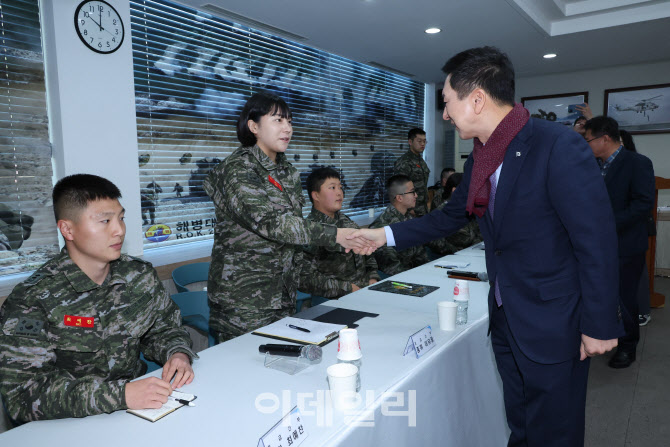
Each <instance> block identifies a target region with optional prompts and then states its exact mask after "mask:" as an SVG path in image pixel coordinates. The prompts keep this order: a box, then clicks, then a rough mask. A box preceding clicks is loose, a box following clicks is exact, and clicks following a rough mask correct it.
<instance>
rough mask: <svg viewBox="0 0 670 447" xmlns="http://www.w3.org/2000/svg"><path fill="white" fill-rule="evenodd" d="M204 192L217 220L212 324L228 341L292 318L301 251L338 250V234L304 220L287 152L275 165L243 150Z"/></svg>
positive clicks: (213, 177)
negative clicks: (311, 247)
mask: <svg viewBox="0 0 670 447" xmlns="http://www.w3.org/2000/svg"><path fill="white" fill-rule="evenodd" d="M204 188H205V191H206V192H207V194H209V196H210V197H211V198H212V201H213V202H214V205H215V206H216V219H217V224H216V227H215V231H214V246H213V247H212V261H211V266H210V269H209V281H208V282H207V293H208V296H209V304H210V323H209V326H210V328H211V329H212V330H213V331H214V332H215V335H216V338H217V339H218V341H225V340H229V339H231V338H234V337H237V336H239V335H242V334H244V333H246V332H249V331H252V330H254V329H257V328H259V327H262V326H264V325H266V324H269V323H271V322H273V321H276V320H277V319H280V318H282V317H285V316H288V315H291V314H293V313H294V312H295V297H296V289H297V287H298V281H299V276H300V268H299V266H300V265H301V263H302V247H301V245H308V244H314V245H322V246H329V247H335V245H336V242H335V240H336V236H337V229H336V228H335V226H331V225H326V226H324V225H322V224H319V223H315V222H310V221H307V220H305V219H303V217H302V207H303V205H304V203H305V198H304V196H303V194H302V188H301V185H300V175H299V173H298V171H297V170H296V169H295V168H294V167H293V166H292V165H291V164H290V163H289V162H288V161H287V160H286V156H285V155H284V154H283V153H278V154H277V159H276V163H274V162H273V161H272V160H271V159H270V157H268V156H267V155H265V153H264V152H263V151H262V150H261V149H260V148H259V147H258V146H253V147H241V148H239V149H237V150H236V151H235V152H233V153H232V154H231V155H230V156H229V157H227V158H226V159H225V160H224V161H223V162H222V163H220V164H219V165H218V166H216V167H215V168H214V169H212V171H211V172H210V174H209V176H208V177H207V179H206V180H205V183H204ZM296 266H298V267H297V268H296Z"/></svg>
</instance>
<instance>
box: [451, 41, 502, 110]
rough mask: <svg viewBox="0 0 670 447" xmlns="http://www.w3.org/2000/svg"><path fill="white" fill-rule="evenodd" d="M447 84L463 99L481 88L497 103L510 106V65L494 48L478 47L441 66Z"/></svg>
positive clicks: (459, 54) (461, 53)
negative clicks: (447, 80) (446, 78)
mask: <svg viewBox="0 0 670 447" xmlns="http://www.w3.org/2000/svg"><path fill="white" fill-rule="evenodd" d="M442 71H443V72H444V73H445V74H446V75H447V76H449V75H451V77H450V78H449V85H450V86H451V88H452V89H454V90H455V91H456V93H457V94H458V99H463V98H465V97H466V96H467V95H469V94H470V93H472V91H473V90H474V89H476V88H482V89H484V91H485V92H486V93H488V94H489V95H491V97H492V98H493V99H494V100H495V101H496V102H497V103H499V104H507V105H511V106H513V105H514V66H513V65H512V62H511V61H510V60H509V57H507V55H506V54H505V53H503V52H502V51H500V50H499V49H498V48H495V47H480V48H471V49H469V50H465V51H462V52H460V53H458V54H457V55H455V56H453V57H452V58H451V59H449V60H448V61H447V63H446V64H444V67H442Z"/></svg>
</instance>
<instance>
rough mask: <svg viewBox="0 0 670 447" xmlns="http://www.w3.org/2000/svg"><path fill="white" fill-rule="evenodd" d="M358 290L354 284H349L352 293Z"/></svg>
mask: <svg viewBox="0 0 670 447" xmlns="http://www.w3.org/2000/svg"><path fill="white" fill-rule="evenodd" d="M358 290H361V288H360V287H358V286H357V285H356V284H354V283H353V282H352V283H351V291H352V292H356V291H358Z"/></svg>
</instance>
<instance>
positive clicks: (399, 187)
mask: <svg viewBox="0 0 670 447" xmlns="http://www.w3.org/2000/svg"><path fill="white" fill-rule="evenodd" d="M411 181H412V179H411V178H409V177H407V176H406V175H404V174H396V175H394V176H392V177H391V178H389V179H388V180H386V192H387V193H388V196H389V200H390V201H391V203H393V201H394V199H395V196H397V195H398V194H402V193H403V192H405V191H404V188H405V185H406V184H407V183H409V182H411Z"/></svg>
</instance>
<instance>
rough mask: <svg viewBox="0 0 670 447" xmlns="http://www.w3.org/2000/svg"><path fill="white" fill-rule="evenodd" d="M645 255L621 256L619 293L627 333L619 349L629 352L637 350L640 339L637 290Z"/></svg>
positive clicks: (620, 339)
mask: <svg viewBox="0 0 670 447" xmlns="http://www.w3.org/2000/svg"><path fill="white" fill-rule="evenodd" d="M644 255H645V254H644V253H640V254H638V255H633V256H619V295H620V297H621V316H622V318H623V327H624V329H625V330H626V335H624V336H623V337H621V338H619V349H621V350H625V351H627V352H635V348H636V347H637V342H638V341H639V340H640V325H639V320H638V314H639V313H640V312H639V304H638V300H637V291H638V286H639V285H640V278H641V277H642V270H643V269H644V262H645V256H644Z"/></svg>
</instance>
